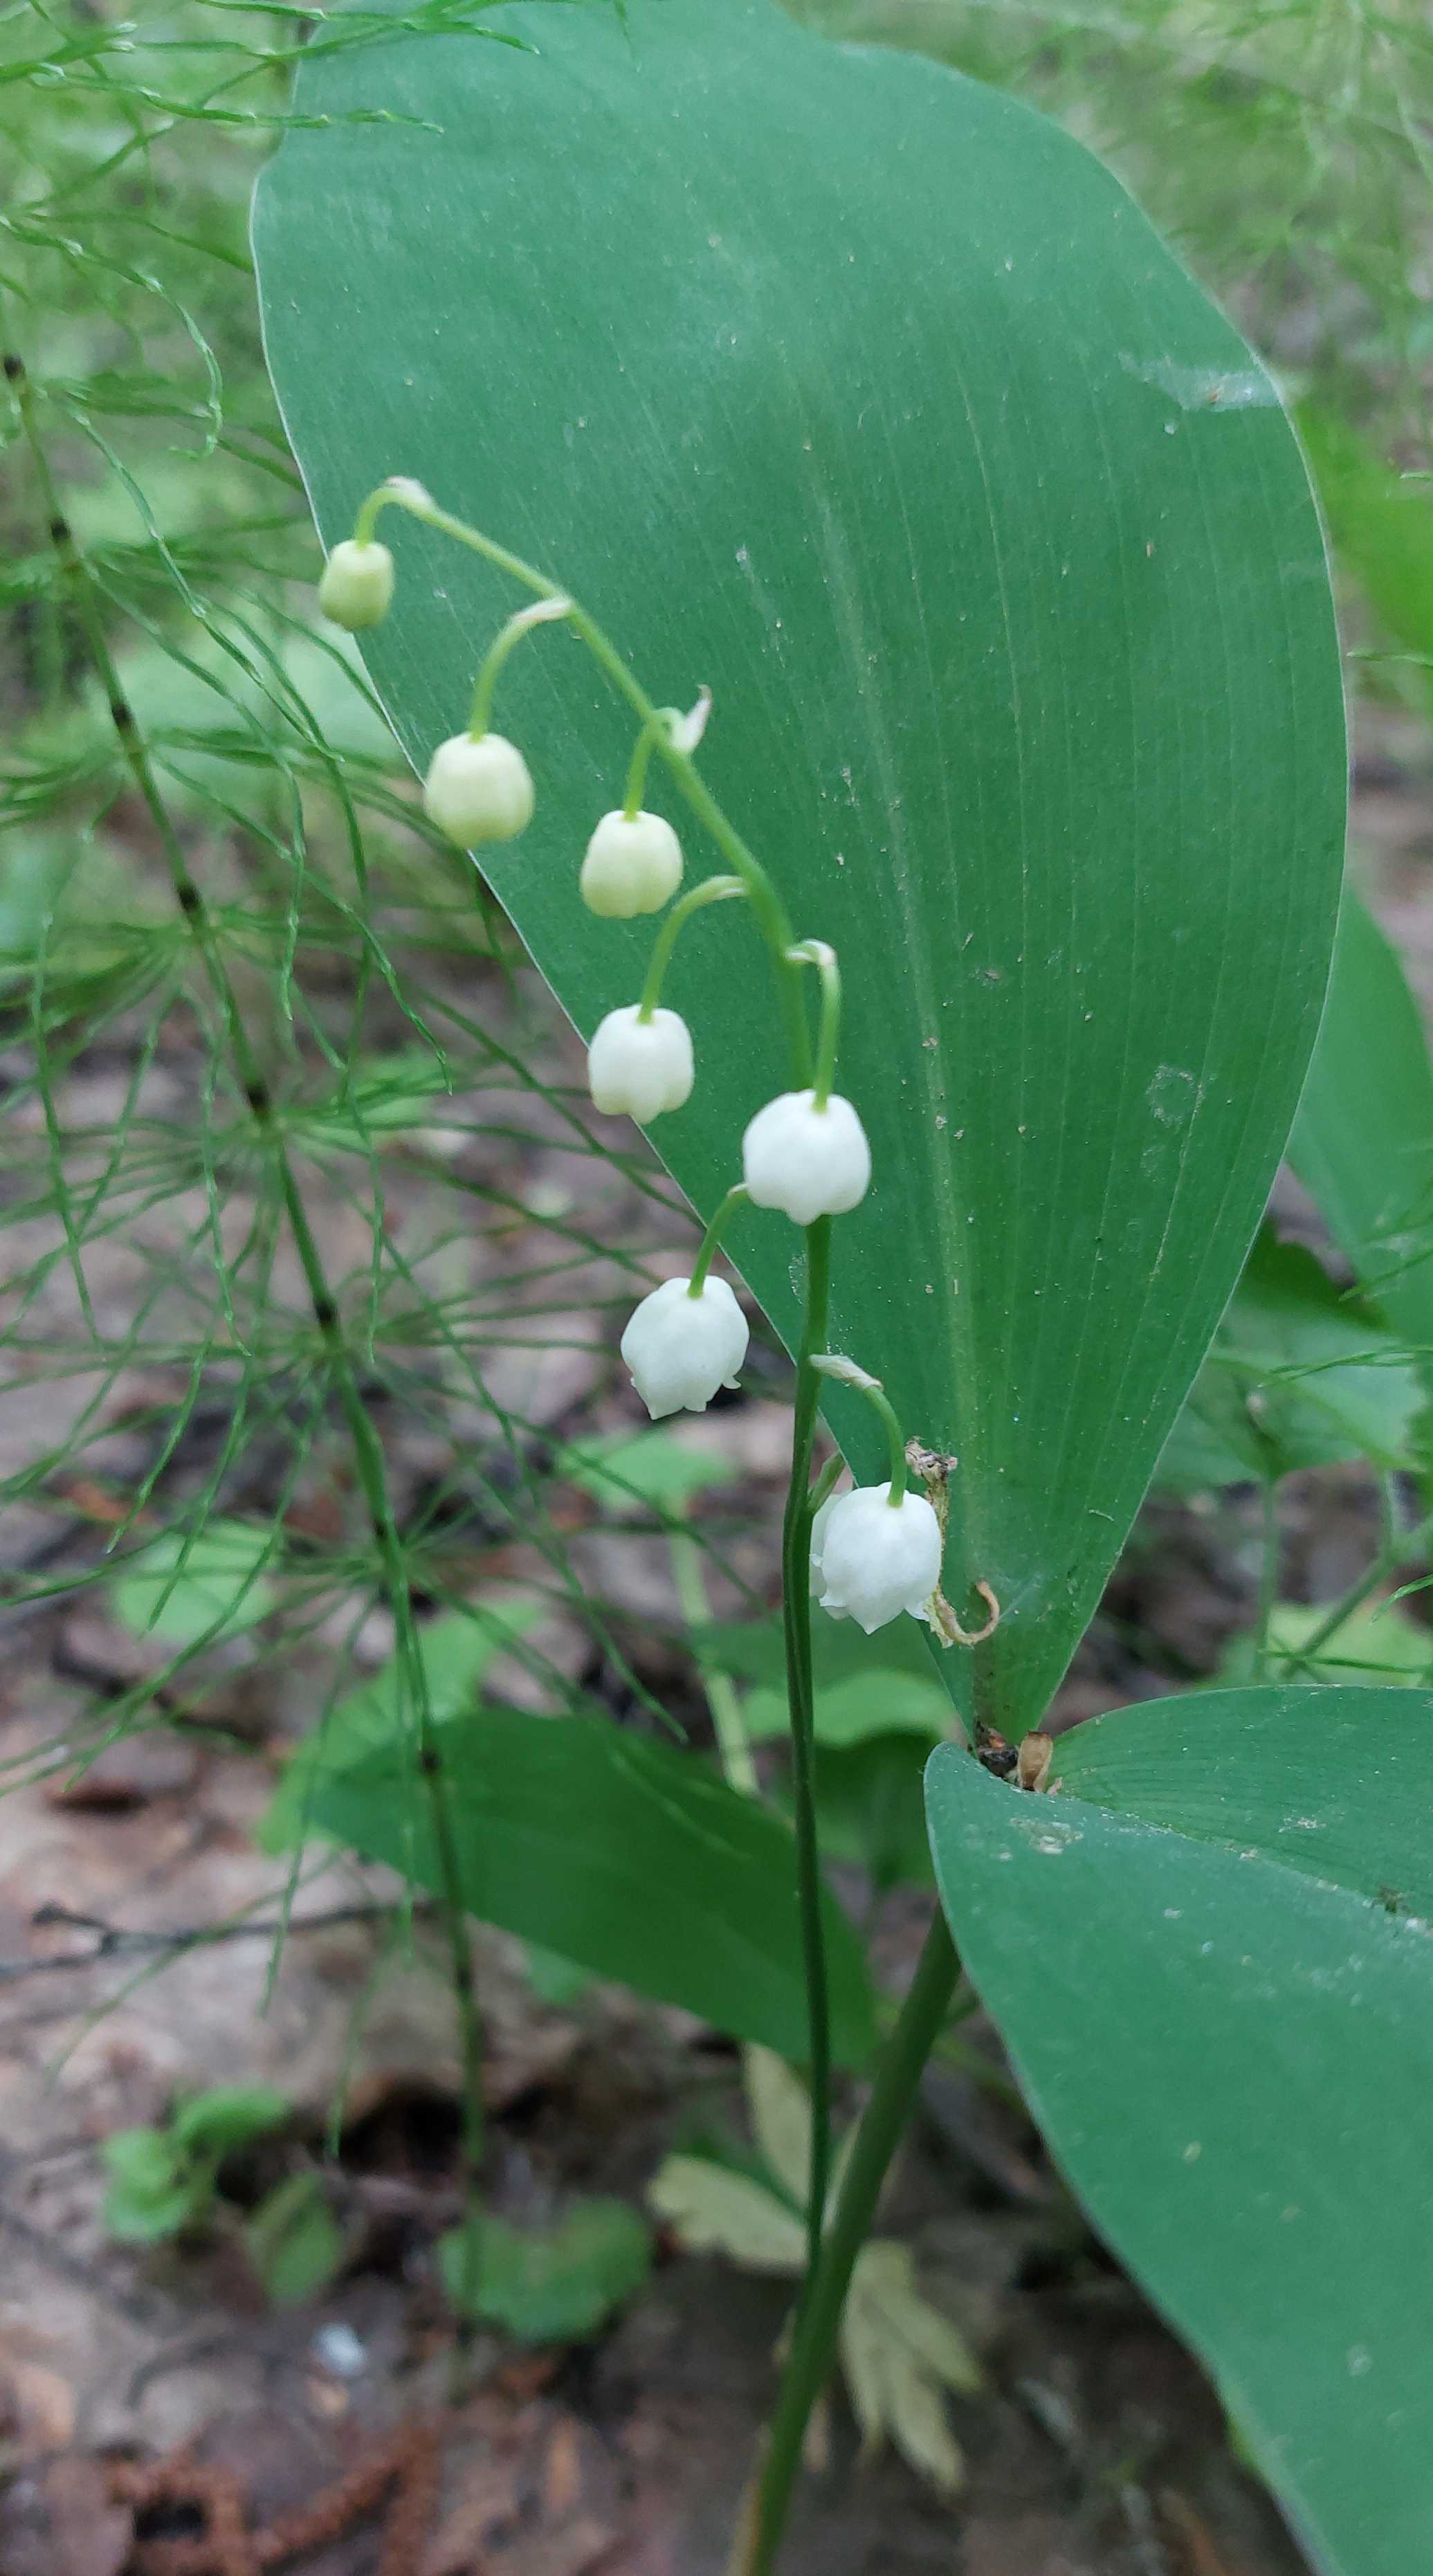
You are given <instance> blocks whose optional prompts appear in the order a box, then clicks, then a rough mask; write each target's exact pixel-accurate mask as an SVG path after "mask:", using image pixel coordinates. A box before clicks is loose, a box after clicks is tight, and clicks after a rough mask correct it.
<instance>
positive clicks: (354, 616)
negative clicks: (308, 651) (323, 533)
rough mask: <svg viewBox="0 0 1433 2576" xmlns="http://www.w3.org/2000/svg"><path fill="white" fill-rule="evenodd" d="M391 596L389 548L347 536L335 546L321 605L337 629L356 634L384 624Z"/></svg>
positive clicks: (321, 589)
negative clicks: (368, 627) (340, 628)
mask: <svg viewBox="0 0 1433 2576" xmlns="http://www.w3.org/2000/svg"><path fill="white" fill-rule="evenodd" d="M392 597H393V557H392V556H391V554H390V553H389V551H388V548H387V547H386V546H380V545H379V544H378V542H377V540H376V539H375V538H372V537H370V538H369V539H368V541H367V543H366V544H365V543H364V542H363V541H362V540H361V539H360V538H358V537H345V538H344V540H343V543H342V545H338V546H335V547H334V550H333V552H332V554H331V555H330V556H329V559H328V561H327V563H326V564H325V565H324V568H323V577H322V579H321V580H320V582H319V586H318V604H319V606H320V608H321V609H322V610H323V613H324V615H325V617H329V618H332V620H333V623H334V625H335V626H346V627H347V628H348V631H349V633H350V635H356V634H358V633H359V631H360V629H361V628H363V627H365V626H377V625H379V624H381V622H382V620H383V619H384V618H385V617H386V616H387V614H388V608H389V603H390V601H391V599H392Z"/></svg>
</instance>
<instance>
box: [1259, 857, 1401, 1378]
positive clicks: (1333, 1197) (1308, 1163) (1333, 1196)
mask: <svg viewBox="0 0 1433 2576" xmlns="http://www.w3.org/2000/svg"><path fill="white" fill-rule="evenodd" d="M1289 1153H1290V1159H1291V1160H1292V1162H1293V1165H1294V1168H1295V1170H1296V1171H1297V1172H1298V1175H1299V1178H1300V1179H1301V1180H1302V1181H1303V1182H1304V1184H1305V1186H1306V1187H1307V1188H1308V1189H1309V1190H1311V1191H1312V1193H1313V1195H1314V1197H1315V1198H1316V1199H1317V1200H1318V1203H1319V1206H1320V1207H1321V1208H1322V1210H1323V1213H1324V1215H1325V1216H1326V1217H1327V1219H1328V1222H1329V1225H1330V1227H1331V1228H1332V1230H1333V1232H1334V1234H1335V1235H1336V1236H1337V1238H1338V1241H1339V1242H1340V1243H1341V1244H1342V1246H1343V1249H1344V1251H1345V1252H1346V1253H1347V1254H1348V1257H1349V1259H1350V1261H1352V1263H1353V1264H1354V1267H1355V1268H1356V1270H1357V1271H1358V1274H1359V1277H1360V1279H1361V1280H1362V1281H1363V1283H1364V1285H1365V1287H1366V1288H1367V1289H1368V1292H1369V1294H1370V1296H1372V1297H1373V1298H1374V1300H1375V1301H1376V1303H1377V1304H1378V1305H1379V1307H1380V1308H1381V1309H1382V1311H1383V1313H1384V1314H1385V1315H1387V1317H1388V1319H1389V1321H1390V1323H1392V1324H1393V1325H1394V1327H1395V1328H1396V1330H1397V1331H1398V1332H1400V1333H1401V1334H1403V1335H1404V1337H1405V1339H1406V1341H1407V1342H1408V1343H1409V1345H1410V1347H1411V1348H1412V1349H1413V1350H1415V1351H1416V1353H1417V1355H1418V1357H1419V1359H1420V1361H1421V1363H1422V1365H1423V1367H1424V1368H1425V1370H1427V1369H1428V1368H1430V1367H1433V1065H1430V1063H1429V1060H1428V1042H1427V1039H1426V1038H1425V1036H1424V1033H1423V1023H1422V1021H1421V1019H1420V1018H1419V1015H1418V1005H1417V1003H1416V1002H1415V1001H1414V999H1413V995H1412V994H1411V992H1410V991H1409V989H1408V982H1407V978H1406V977H1405V975H1404V972H1403V968H1402V966H1401V964H1400V963H1399V959H1398V954H1397V951H1396V950H1395V949H1394V948H1393V947H1392V946H1391V945H1390V943H1389V942H1388V940H1387V939H1385V937H1384V935H1383V932H1382V931H1381V930H1380V929H1379V927H1378V924H1377V922H1376V921H1375V920H1374V919H1373V917H1372V915H1371V914H1370V912H1369V911H1368V909H1367V907H1366V906H1365V905H1364V904H1362V903H1361V902H1360V901H1359V899H1358V896H1357V895H1356V894H1355V893H1354V891H1353V889H1352V887H1350V888H1349V889H1348V891H1347V892H1346V894H1345V896H1344V901H1343V910H1342V913H1341V915H1340V918H1339V928H1338V944H1337V948H1336V952H1335V958H1334V972H1333V981H1332V983H1331V985H1330V988H1329V999H1328V1010H1327V1012H1326V1014H1325V1017H1324V1023H1323V1027H1322V1029H1321V1030H1320V1032H1319V1042H1318V1046H1317V1049H1316V1051H1315V1054H1314V1060H1313V1063H1312V1065H1311V1067H1310V1069H1309V1079H1308V1086H1307V1088H1306V1090H1305V1092H1304V1097H1303V1100H1302V1102H1301V1103H1300V1107H1299V1115H1298V1121H1297V1124H1296V1125H1295V1128H1294V1133H1293V1137H1292V1139H1291V1141H1290V1146H1289Z"/></svg>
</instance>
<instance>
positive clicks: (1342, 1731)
mask: <svg viewBox="0 0 1433 2576" xmlns="http://www.w3.org/2000/svg"><path fill="white" fill-rule="evenodd" d="M1430 1644H1433V1640H1430ZM1051 1776H1052V1778H1054V1779H1057V1780H1058V1782H1059V1785H1060V1788H1061V1790H1062V1791H1063V1792H1065V1793H1066V1794H1067V1795H1069V1796H1071V1797H1076V1798H1088V1799H1093V1800H1094V1802H1095V1803H1096V1805H1098V1806H1101V1807H1109V1808H1112V1809H1114V1810H1115V1811H1116V1812H1118V1813H1119V1814H1120V1815H1124V1816H1139V1817H1142V1818H1143V1819H1144V1821H1145V1822H1146V1823H1147V1824H1152V1825H1168V1826H1171V1827H1173V1828H1175V1829H1177V1830H1178V1831H1179V1832H1180V1833H1183V1834H1192V1835H1193V1836H1195V1837H1196V1839H1197V1840H1199V1841H1201V1842H1213V1843H1223V1844H1225V1845H1226V1846H1227V1847H1228V1849H1229V1850H1231V1851H1237V1852H1239V1853H1258V1854H1260V1855H1261V1856H1262V1857H1263V1858H1264V1859H1266V1860H1277V1861H1281V1862H1282V1863H1283V1865H1284V1867H1285V1868H1286V1869H1297V1870H1303V1871H1305V1872H1306V1873H1307V1875H1308V1876H1309V1877H1311V1878H1317V1879H1321V1880H1324V1881H1328V1880H1332V1881H1333V1882H1334V1884H1335V1885H1336V1886H1338V1887H1343V1888H1352V1889H1355V1890H1357V1891H1358V1892H1360V1893H1361V1894H1362V1895H1364V1896H1371V1897H1375V1898H1377V1899H1378V1900H1379V1901H1380V1902H1381V1903H1384V1904H1388V1903H1392V1904H1394V1905H1395V1906H1398V1907H1401V1908H1402V1909H1403V1910H1404V1911H1405V1912H1408V1913H1413V1914H1428V1915H1433V1834H1431V1833H1430V1831H1429V1825H1428V1816H1429V1805H1430V1797H1433V1698H1430V1697H1429V1695H1428V1694H1427V1693H1426V1692H1423V1691H1416V1692H1415V1691H1409V1690H1386V1689H1385V1690H1377V1689H1373V1690H1368V1689H1350V1688H1348V1687H1346V1686H1344V1687H1340V1686H1339V1685H1337V1684H1334V1685H1330V1687H1328V1688H1327V1689H1321V1690H1318V1691H1314V1690H1310V1689H1308V1688H1303V1689H1300V1688H1299V1687H1298V1686H1297V1685H1295V1684H1285V1685H1283V1686H1279V1685H1270V1686H1268V1687H1266V1688H1263V1689H1249V1690H1223V1691H1191V1692H1189V1693H1187V1694H1185V1693H1180V1694H1179V1695H1178V1696H1177V1697H1175V1698H1171V1699H1162V1700H1156V1701H1155V1702H1154V1704H1153V1705H1152V1706H1146V1707H1143V1708H1121V1709H1115V1710H1113V1711H1112V1712H1111V1714H1110V1715H1109V1716H1108V1717H1095V1718H1091V1719H1090V1720H1089V1722H1088V1724H1087V1725H1084V1726H1077V1727H1075V1728H1074V1729H1073V1731H1072V1732H1071V1733H1070V1734H1069V1735H1063V1736H1061V1738H1060V1740H1059V1742H1058V1744H1057V1746H1056V1748H1055V1758H1054V1761H1053V1763H1052V1765H1051Z"/></svg>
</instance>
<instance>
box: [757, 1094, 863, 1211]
mask: <svg viewBox="0 0 1433 2576" xmlns="http://www.w3.org/2000/svg"><path fill="white" fill-rule="evenodd" d="M741 1160H742V1172H743V1176H744V1178H745V1181H746V1186H747V1188H748V1189H749V1190H750V1192H751V1196H752V1202H753V1204H754V1205H755V1206H756V1207H767V1208H780V1209H781V1211H782V1213H783V1215H785V1216H789V1217H790V1219H791V1221H792V1224H793V1225H813V1224H814V1223H815V1221H816V1219H817V1217H818V1216H844V1215H845V1214H846V1212H847V1210H848V1209H849V1208H853V1207H855V1206H857V1205H858V1203H859V1202H860V1200H862V1199H863V1198H864V1197H865V1195H866V1191H867V1189H868V1188H869V1186H870V1179H871V1148H870V1146H869V1145H868V1144H867V1142H866V1131H865V1128H864V1127H863V1126H862V1125H861V1122H860V1119H859V1118H858V1117H857V1115H856V1112H855V1110H854V1109H853V1108H852V1106H851V1103H850V1101H849V1100H842V1099H841V1097H840V1096H839V1094H838V1093H836V1092H833V1093H832V1095H831V1097H830V1099H829V1100H828V1101H827V1102H826V1105H825V1107H824V1108H820V1109H818V1107H817V1105H816V1094H815V1092H814V1091H783V1092H782V1093H781V1094H780V1095H779V1097H778V1098H777V1099H775V1100H768V1102H767V1104H766V1107H765V1108H764V1109H758V1111H757V1113H756V1116H755V1117H754V1118H753V1120H752V1122H751V1124H750V1126H749V1127H748V1128H747V1131H746V1134H745V1135H744V1136H743V1138H742V1140H741Z"/></svg>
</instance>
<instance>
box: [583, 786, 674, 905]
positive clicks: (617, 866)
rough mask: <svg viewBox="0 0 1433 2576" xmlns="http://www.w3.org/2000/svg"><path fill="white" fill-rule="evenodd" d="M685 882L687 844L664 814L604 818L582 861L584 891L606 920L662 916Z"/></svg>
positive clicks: (586, 902)
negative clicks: (647, 914) (640, 914)
mask: <svg viewBox="0 0 1433 2576" xmlns="http://www.w3.org/2000/svg"><path fill="white" fill-rule="evenodd" d="M681 882H682V845H681V842H680V841H679V840H678V838H677V836H676V833H675V832H674V831H673V829H672V827H671V824H670V823H668V822H666V821H665V820H664V819H663V817H662V816H661V815H660V814H623V813H621V812H620V811H619V812H617V813H615V814H604V815H603V817H602V820H601V822H600V823H599V824H598V826H597V829H596V831H595V832H594V833H593V835H592V838H591V840H590V841H589V842H588V844H587V856H586V858H585V859H584V860H583V862H582V875H581V877H580V878H579V880H578V886H579V891H580V893H581V896H582V900H583V902H584V903H585V904H586V906H587V909H588V911H589V912H597V913H600V914H601V915H602V918H603V920H604V921H630V920H631V919H632V916H633V914H634V913H638V912H660V911H661V909H662V906H663V904H664V903H667V902H669V901H670V899H671V897H672V896H673V895H674V894H675V893H676V891H677V888H678V886H679V885H680V884H681Z"/></svg>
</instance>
